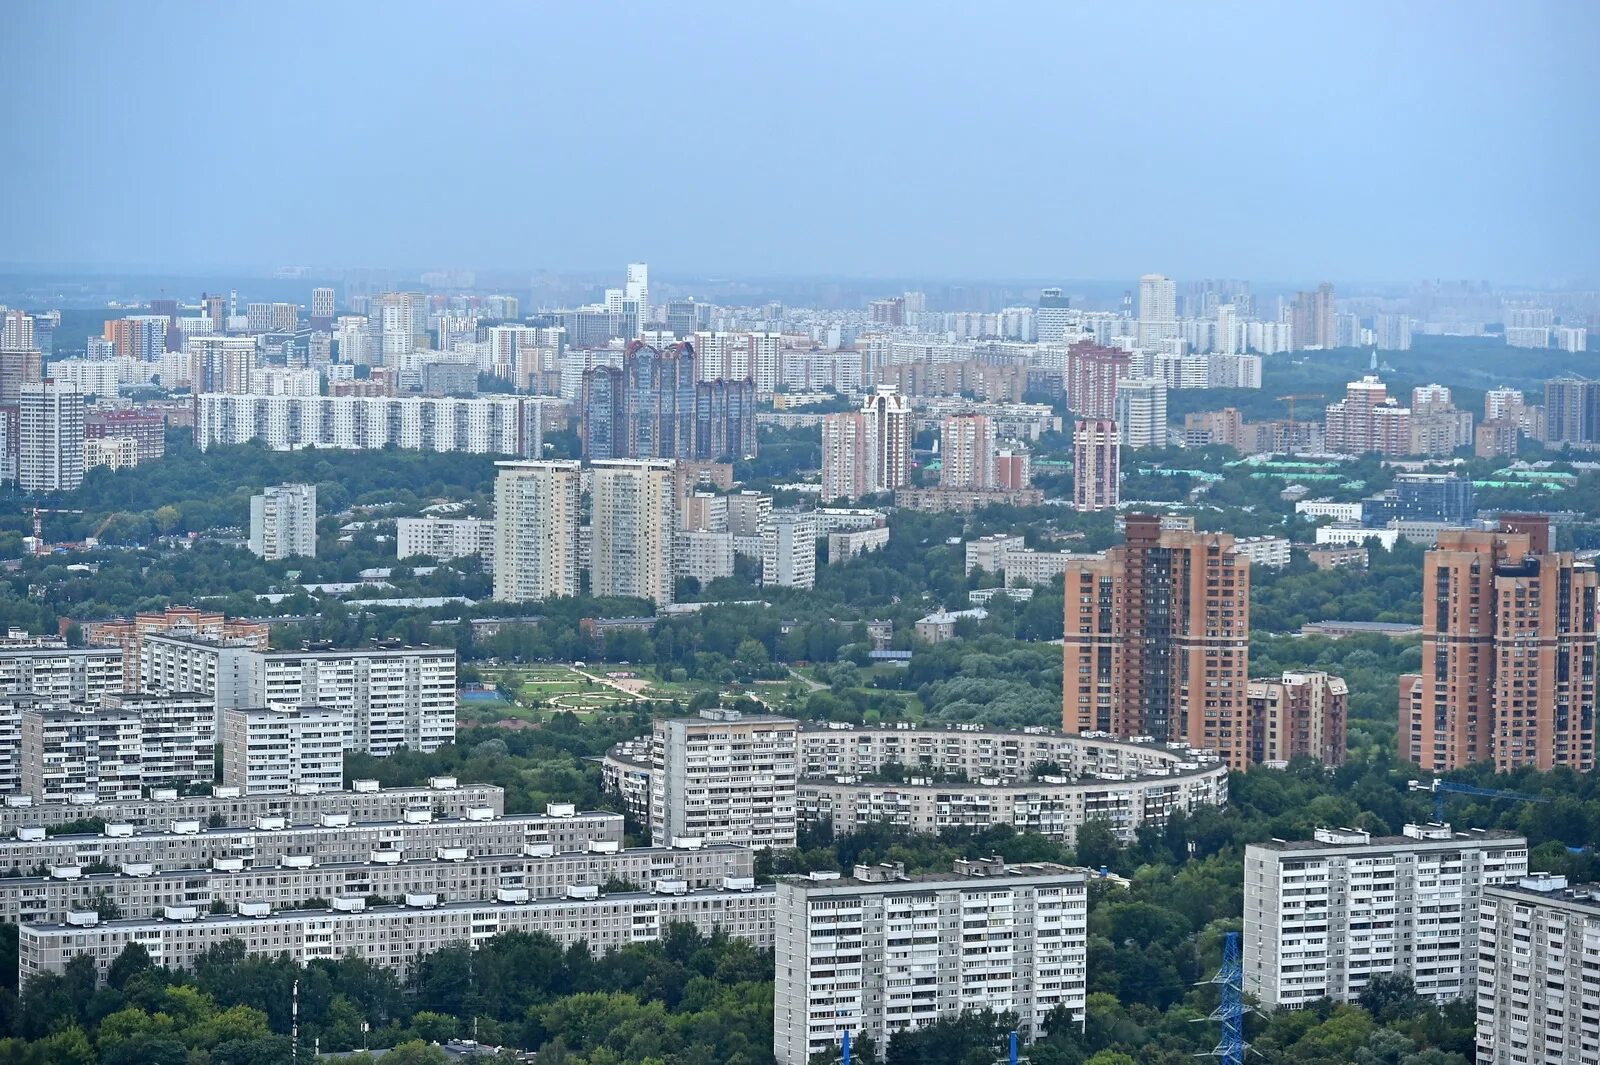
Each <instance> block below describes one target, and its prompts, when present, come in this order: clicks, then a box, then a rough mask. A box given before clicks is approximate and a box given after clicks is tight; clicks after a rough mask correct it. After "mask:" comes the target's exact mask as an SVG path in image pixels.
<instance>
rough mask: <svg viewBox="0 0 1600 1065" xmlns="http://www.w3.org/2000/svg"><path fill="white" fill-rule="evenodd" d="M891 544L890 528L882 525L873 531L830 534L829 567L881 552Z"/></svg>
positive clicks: (863, 530)
mask: <svg viewBox="0 0 1600 1065" xmlns="http://www.w3.org/2000/svg"><path fill="white" fill-rule="evenodd" d="M888 542H889V527H888V526H887V525H880V526H878V527H877V528H871V529H850V530H847V531H844V532H831V533H829V534H828V565H830V566H833V565H837V564H838V563H840V562H848V561H849V560H850V559H852V558H855V557H856V556H857V555H861V554H865V553H866V552H868V551H878V550H881V549H882V548H883V547H884V546H885V545H887V544H888Z"/></svg>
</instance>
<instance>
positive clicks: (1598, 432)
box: [1544, 374, 1600, 448]
mask: <svg viewBox="0 0 1600 1065" xmlns="http://www.w3.org/2000/svg"><path fill="white" fill-rule="evenodd" d="M1544 442H1545V443H1546V444H1548V445H1550V446H1552V447H1560V446H1562V445H1563V444H1571V445H1572V446H1574V447H1585V448H1586V447H1591V446H1593V445H1595V444H1600V381H1594V380H1590V379H1589V378H1586V377H1579V376H1577V375H1576V374H1567V375H1564V376H1562V377H1557V378H1553V379H1552V380H1549V381H1546V382H1545V383H1544Z"/></svg>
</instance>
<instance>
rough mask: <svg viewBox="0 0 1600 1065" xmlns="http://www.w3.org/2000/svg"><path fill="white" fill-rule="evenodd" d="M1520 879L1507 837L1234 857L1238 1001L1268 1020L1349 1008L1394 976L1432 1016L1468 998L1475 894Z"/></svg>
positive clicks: (1342, 836)
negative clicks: (1315, 1006) (1240, 875)
mask: <svg viewBox="0 0 1600 1065" xmlns="http://www.w3.org/2000/svg"><path fill="white" fill-rule="evenodd" d="M1527 872H1528V841H1527V840H1526V839H1524V838H1523V837H1521V836H1518V835H1515V834H1513V833H1510V832H1501V831H1497V830H1496V831H1481V830H1475V831H1473V832H1452V831H1451V830H1450V826H1449V825H1407V826H1406V827H1405V830H1404V831H1403V833H1402V834H1401V835H1399V836H1386V837H1380V838H1374V837H1373V836H1372V834H1371V833H1369V832H1363V831H1361V830H1359V829H1318V830H1317V831H1316V832H1315V834H1314V837H1313V838H1312V839H1310V840H1301V841H1293V842H1290V841H1284V840H1272V841H1271V842H1268V843H1252V844H1250V845H1249V846H1248V847H1246V848H1245V860H1244V943H1243V949H1244V990H1245V993H1246V994H1249V995H1253V996H1255V997H1256V999H1257V1000H1258V1001H1260V1003H1261V1004H1262V1005H1263V1006H1265V1007H1267V1008H1269V1009H1278V1008H1283V1009H1297V1008H1300V1007H1302V1006H1306V1005H1308V1004H1310V1003H1313V1002H1316V1001H1317V1000H1319V999H1324V998H1331V999H1333V1000H1334V1001H1335V1002H1354V1001H1355V1000H1356V999H1357V998H1359V997H1360V995H1361V991H1362V989H1363V988H1365V987H1366V986H1367V984H1368V982H1369V981H1371V980H1372V978H1373V977H1375V976H1386V975H1400V976H1404V977H1406V978H1407V979H1409V980H1410V981H1411V982H1412V984H1413V986H1414V987H1415V988H1416V990H1417V993H1418V994H1420V995H1422V996H1424V997H1426V998H1428V999H1431V1000H1432V1001H1434V1002H1435V1003H1438V1004H1443V1003H1445V1002H1449V1001H1451V1000H1453V999H1459V998H1471V997H1472V996H1473V995H1474V994H1475V989H1476V984H1477V979H1478V973H1479V963H1478V954H1477V951H1476V949H1475V947H1476V944H1477V942H1478V907H1479V903H1480V901H1481V899H1482V897H1483V892H1484V891H1485V889H1487V888H1489V887H1491V886H1493V885H1497V884H1508V883H1516V882H1517V881H1518V880H1519V879H1521V878H1522V877H1523V876H1525V875H1526V874H1527Z"/></svg>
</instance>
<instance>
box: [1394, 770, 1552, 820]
mask: <svg viewBox="0 0 1600 1065" xmlns="http://www.w3.org/2000/svg"><path fill="white" fill-rule="evenodd" d="M1408 786H1409V787H1410V788H1411V790H1412V791H1431V792H1433V820H1434V821H1435V822H1436V823H1437V824H1441V825H1442V824H1444V800H1445V798H1446V796H1449V795H1480V796H1482V797H1483V798H1485V799H1510V800H1512V801H1513V802H1549V801H1550V800H1549V799H1547V798H1545V797H1544V796H1543V795H1526V794H1524V793H1522V792H1520V791H1505V790H1503V789H1500V788H1480V787H1478V786H1477V785H1475V784H1458V783H1456V782H1455V781H1453V780H1426V781H1424V780H1413V781H1410V782H1409V784H1408Z"/></svg>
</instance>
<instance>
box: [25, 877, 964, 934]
mask: <svg viewBox="0 0 1600 1065" xmlns="http://www.w3.org/2000/svg"><path fill="white" fill-rule="evenodd" d="M975 879H982V878H981V877H980V878H975ZM775 893H776V889H775V887H774V885H772V884H758V885H756V886H755V887H753V888H748V889H739V888H725V887H707V888H691V889H690V890H688V891H685V892H684V893H683V894H681V895H679V894H673V893H666V892H655V891H616V892H612V893H610V894H602V895H600V896H599V897H598V898H593V899H569V898H567V897H565V896H555V897H552V898H543V899H529V900H528V901H526V902H501V901H499V900H497V899H478V900H464V901H453V902H444V901H441V902H440V903H439V904H438V905H436V906H406V905H402V904H398V903H388V904H386V905H383V906H368V907H366V908H365V909H363V910H359V911H344V910H334V909H317V910H274V911H272V913H270V914H267V915H265V916H262V917H247V916H245V915H243V914H238V913H215V914H212V913H202V914H199V915H198V916H196V917H195V918H194V919H193V920H190V921H176V920H168V919H167V918H164V917H125V918H118V919H117V920H114V921H100V922H99V923H98V924H96V925H94V926H93V927H95V928H109V929H135V928H161V927H163V926H174V927H189V926H193V925H228V924H250V923H252V922H256V921H262V920H267V919H269V918H271V919H283V918H290V919H294V920H304V921H325V920H327V919H328V917H329V915H332V916H333V917H335V918H336V919H337V918H344V917H349V918H359V917H372V916H384V915H396V914H406V913H413V914H425V913H437V912H439V911H441V910H444V911H446V912H460V911H463V910H468V911H470V910H487V909H507V910H523V909H536V908H538V909H553V908H555V907H557V906H571V905H573V904H575V903H584V904H591V905H592V904H595V903H601V902H640V901H643V900H646V899H661V898H741V897H746V896H751V897H754V896H762V895H772V894H775ZM419 894H433V893H432V892H420V893H419ZM245 901H252V900H245ZM262 901H265V900H262ZM21 927H24V928H32V929H37V930H39V931H46V932H67V933H74V934H82V933H84V932H86V931H88V929H86V928H84V927H81V926H79V925H71V924H64V923H61V922H56V921H49V922H30V923H28V924H25V925H22V926H21Z"/></svg>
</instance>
